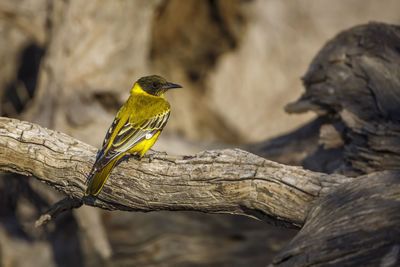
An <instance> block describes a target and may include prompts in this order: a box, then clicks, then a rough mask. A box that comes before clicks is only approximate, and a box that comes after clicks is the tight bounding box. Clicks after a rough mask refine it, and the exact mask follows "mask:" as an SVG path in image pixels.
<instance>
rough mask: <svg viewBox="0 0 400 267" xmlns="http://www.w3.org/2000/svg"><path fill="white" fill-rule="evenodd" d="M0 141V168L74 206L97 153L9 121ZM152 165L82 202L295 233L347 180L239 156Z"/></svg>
mask: <svg viewBox="0 0 400 267" xmlns="http://www.w3.org/2000/svg"><path fill="white" fill-rule="evenodd" d="M0 140H1V149H0V168H1V169H3V170H7V171H12V172H16V173H20V174H24V175H29V176H30V175H33V176H35V177H37V178H38V179H40V180H41V181H44V182H46V183H47V184H49V185H51V186H53V187H55V188H56V189H57V190H59V191H61V192H63V193H65V194H66V195H68V196H69V197H70V198H72V199H81V198H82V197H83V192H84V189H85V185H84V182H85V180H86V176H87V174H88V172H89V170H90V168H91V165H92V164H93V161H94V158H95V152H96V149H95V148H93V147H91V146H89V145H87V144H84V143H82V142H80V141H78V140H76V139H74V138H72V137H69V136H67V135H65V134H63V133H59V132H57V131H52V130H49V129H45V128H42V127H40V126H38V125H36V124H31V123H29V122H21V121H18V120H14V119H8V118H2V119H1V120H0ZM151 158H152V159H151ZM151 158H148V159H142V160H141V161H137V160H135V159H134V158H132V159H129V160H128V161H129V162H128V163H125V162H123V163H122V164H120V165H119V166H118V167H117V168H115V169H114V171H113V173H112V175H111V176H110V178H109V180H108V181H107V183H106V185H105V186H104V188H103V190H102V192H101V194H100V195H99V196H98V197H97V198H91V197H89V198H84V199H83V202H84V203H85V204H88V205H92V206H96V207H100V208H103V209H109V210H131V211H155V210H192V211H202V212H211V213H230V214H239V215H247V216H251V217H256V218H259V219H262V220H266V221H271V222H274V223H280V224H284V225H287V226H292V227H300V226H301V225H303V223H304V221H305V218H306V216H307V214H308V211H309V209H310V208H311V206H312V204H313V201H314V200H315V199H316V198H318V197H320V196H321V195H325V194H326V193H327V192H329V191H330V190H331V189H332V188H333V187H335V186H337V185H338V184H341V183H343V182H347V181H349V180H351V178H346V177H344V176H341V175H327V174H323V173H316V172H311V171H307V170H304V169H302V168H301V167H292V166H286V165H282V164H278V163H275V162H272V161H269V160H266V159H263V158H261V157H258V156H256V155H253V154H251V153H248V152H245V151H242V150H239V149H228V150H219V151H205V152H201V153H198V154H196V155H194V156H168V155H160V154H156V155H153V156H152V157H151ZM150 159H151V160H150ZM271 219H272V220H271Z"/></svg>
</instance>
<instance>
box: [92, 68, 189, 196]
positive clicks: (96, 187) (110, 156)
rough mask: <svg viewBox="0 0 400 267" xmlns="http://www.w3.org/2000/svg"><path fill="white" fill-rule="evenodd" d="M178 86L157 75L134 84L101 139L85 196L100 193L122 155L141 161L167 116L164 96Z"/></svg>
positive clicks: (166, 102)
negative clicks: (134, 157) (127, 97)
mask: <svg viewBox="0 0 400 267" xmlns="http://www.w3.org/2000/svg"><path fill="white" fill-rule="evenodd" d="M181 87H182V86H180V85H178V84H174V83H170V82H167V81H166V80H165V79H164V78H163V77H160V76H158V75H152V76H146V77H142V78H140V79H139V80H138V81H137V82H135V84H134V85H133V87H132V90H131V94H130V96H129V99H128V101H126V103H125V104H124V105H123V106H122V107H121V108H120V110H119V111H118V113H117V116H116V117H115V119H114V121H113V123H112V124H111V126H110V128H109V129H108V132H107V134H106V137H105V138H104V141H103V147H102V149H101V150H100V151H99V153H98V154H97V157H96V162H95V163H94V165H93V167H92V170H91V172H90V174H89V176H88V179H87V184H88V186H87V188H86V191H85V196H88V195H93V196H96V195H98V194H99V193H100V191H101V189H102V187H103V185H104V183H105V182H106V180H107V178H108V176H110V173H111V171H112V169H113V168H114V166H115V164H116V163H117V162H118V160H120V159H121V158H122V157H123V156H124V155H125V154H126V153H131V154H134V153H136V154H137V155H138V156H139V158H141V157H143V155H144V154H145V153H146V151H147V150H149V149H150V148H151V147H152V146H153V144H154V143H155V142H156V140H157V138H158V136H159V135H160V133H161V131H162V129H163V128H164V126H165V125H166V124H167V121H168V118H169V114H170V105H169V103H168V101H167V100H165V98H164V93H165V92H166V91H168V90H169V89H172V88H181Z"/></svg>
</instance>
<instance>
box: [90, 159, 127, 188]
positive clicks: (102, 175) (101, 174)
mask: <svg viewBox="0 0 400 267" xmlns="http://www.w3.org/2000/svg"><path fill="white" fill-rule="evenodd" d="M119 158H120V157H117V158H115V159H113V160H112V161H110V163H108V164H107V165H106V166H105V167H104V168H103V169H101V170H97V171H92V172H91V173H90V174H89V178H88V180H87V181H88V186H87V188H86V191H85V196H88V195H93V196H97V195H98V194H99V193H100V191H101V189H102V188H103V185H104V183H105V182H106V181H107V178H108V176H110V173H111V171H112V169H113V168H114V166H115V164H116V163H117V162H118V160H119Z"/></svg>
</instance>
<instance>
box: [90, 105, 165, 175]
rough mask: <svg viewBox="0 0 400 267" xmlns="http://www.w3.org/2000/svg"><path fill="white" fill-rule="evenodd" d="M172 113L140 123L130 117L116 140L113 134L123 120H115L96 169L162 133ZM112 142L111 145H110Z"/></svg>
mask: <svg viewBox="0 0 400 267" xmlns="http://www.w3.org/2000/svg"><path fill="white" fill-rule="evenodd" d="M169 115H170V111H169V109H168V110H165V111H164V112H162V113H159V114H157V115H155V116H152V117H149V118H145V119H143V120H141V121H139V122H135V121H134V120H132V119H131V118H132V116H130V117H128V118H127V119H126V120H125V121H124V124H123V125H122V126H121V127H120V128H119V130H118V132H117V134H116V135H115V137H114V138H112V136H113V134H112V133H113V132H114V131H115V129H116V128H117V125H118V124H119V123H122V122H121V120H119V119H117V118H116V119H115V120H114V122H113V124H112V125H111V127H110V129H109V130H108V132H107V135H106V138H105V139H104V143H103V149H102V150H101V151H100V152H99V154H98V156H97V159H96V163H95V164H94V169H95V170H99V169H102V168H104V166H106V165H107V164H108V163H109V162H111V161H112V160H113V159H115V158H116V157H118V156H119V155H121V154H122V153H124V152H126V151H128V150H129V149H131V148H132V147H134V146H135V145H137V144H139V143H140V142H141V141H143V140H145V139H151V138H152V137H153V136H154V135H155V134H156V133H157V132H159V131H161V130H162V129H163V128H164V126H165V124H166V123H167V121H168V118H169ZM110 142H111V144H110Z"/></svg>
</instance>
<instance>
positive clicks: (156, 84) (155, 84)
mask: <svg viewBox="0 0 400 267" xmlns="http://www.w3.org/2000/svg"><path fill="white" fill-rule="evenodd" d="M151 86H152V87H153V88H154V89H156V88H158V86H159V84H158V82H153V84H152V85H151Z"/></svg>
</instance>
